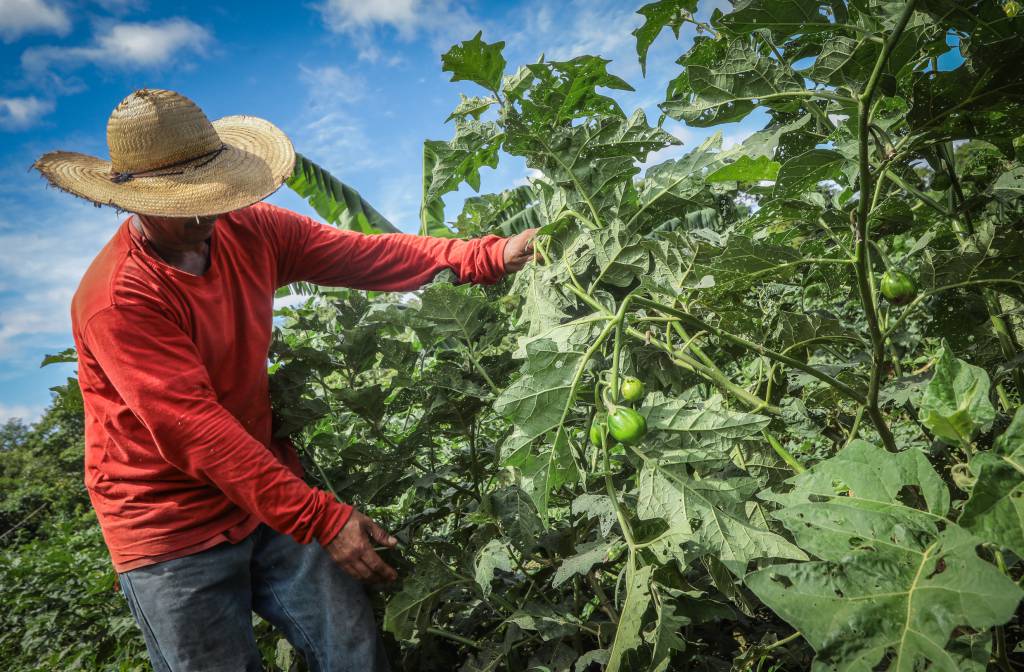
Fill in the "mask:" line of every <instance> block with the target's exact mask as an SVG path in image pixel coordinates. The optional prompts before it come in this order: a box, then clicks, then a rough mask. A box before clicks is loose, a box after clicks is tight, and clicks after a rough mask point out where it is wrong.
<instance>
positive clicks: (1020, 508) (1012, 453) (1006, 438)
mask: <svg viewBox="0 0 1024 672" xmlns="http://www.w3.org/2000/svg"><path fill="white" fill-rule="evenodd" d="M971 471H973V472H974V474H975V475H976V476H977V477H978V480H977V482H976V483H975V484H974V489H973V490H972V491H971V497H970V499H968V500H967V503H966V504H964V511H963V513H962V514H961V515H960V520H959V521H958V523H959V525H960V526H961V527H963V528H965V529H967V530H970V531H971V532H973V533H974V534H976V535H977V536H978V537H980V538H981V539H984V540H986V541H988V542H991V543H993V544H996V545H997V546H1001V547H1003V548H1008V549H1010V550H1011V551H1013V552H1014V553H1015V554H1016V555H1017V556H1018V557H1024V409H1022V408H1018V409H1017V413H1016V415H1014V416H1013V422H1011V423H1010V426H1009V427H1008V428H1007V430H1006V431H1005V432H1004V433H1003V434H1002V435H1001V436H1000V437H999V439H998V440H997V442H996V447H995V449H994V450H992V451H986V452H981V453H978V454H977V455H976V456H975V457H974V458H973V459H972V460H971Z"/></svg>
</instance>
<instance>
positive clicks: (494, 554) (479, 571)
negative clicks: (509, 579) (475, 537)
mask: <svg viewBox="0 0 1024 672" xmlns="http://www.w3.org/2000/svg"><path fill="white" fill-rule="evenodd" d="M512 567H513V560H512V555H511V553H510V552H509V550H508V546H507V545H505V544H504V543H502V542H501V541H500V540H498V539H491V540H490V541H489V542H487V545H486V546H484V547H483V548H481V549H480V552H479V553H477V555H476V563H475V569H476V571H475V573H474V575H473V576H474V578H475V579H476V582H477V585H479V586H480V591H481V592H482V593H483V595H484V597H485V598H486V597H488V596H489V595H490V594H491V581H493V580H494V572H495V570H499V569H500V570H501V571H503V572H511V571H512Z"/></svg>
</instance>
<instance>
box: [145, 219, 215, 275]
mask: <svg viewBox="0 0 1024 672" xmlns="http://www.w3.org/2000/svg"><path fill="white" fill-rule="evenodd" d="M132 225H133V226H134V227H135V230H136V231H138V232H139V233H140V234H141V235H142V237H143V239H145V241H146V242H147V243H149V247H150V248H151V249H152V250H153V252H155V253H156V255H157V256H158V257H160V258H161V259H162V260H163V261H164V262H166V263H167V264H168V265H169V266H173V267H174V268H177V269H179V270H182V271H185V272H186V273H191V274H192V275H202V274H203V273H205V272H206V269H207V268H209V266H210V244H209V242H208V241H205V240H203V241H200V242H198V243H180V242H175V241H167V240H161V239H160V238H159V236H154V235H153V232H152V231H150V230H149V229H148V227H146V224H145V222H143V221H142V218H141V217H139V216H138V215H132Z"/></svg>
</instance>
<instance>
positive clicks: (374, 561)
mask: <svg viewBox="0 0 1024 672" xmlns="http://www.w3.org/2000/svg"><path fill="white" fill-rule="evenodd" d="M362 560H363V563H365V564H366V566H367V567H368V568H369V569H370V571H371V572H372V573H373V578H375V579H376V580H377V581H378V582H379V583H390V582H391V581H394V580H395V579H397V578H398V572H396V571H395V570H394V568H393V567H392V566H391V565H389V564H388V563H386V562H384V561H383V560H381V559H380V556H379V555H377V552H376V551H374V550H373V549H368V550H367V552H366V553H364V554H363V557H362Z"/></svg>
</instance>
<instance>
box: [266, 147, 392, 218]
mask: <svg viewBox="0 0 1024 672" xmlns="http://www.w3.org/2000/svg"><path fill="white" fill-rule="evenodd" d="M285 184H287V185H288V186H289V187H291V189H292V190H293V191H295V193H297V194H298V195H299V196H301V197H303V198H304V199H306V200H307V201H309V204H310V205H311V206H313V209H314V210H316V211H317V214H319V215H320V216H321V217H323V218H324V221H326V222H330V223H331V224H334V225H335V226H337V227H338V228H341V229H349V230H350V231H360V232H362V233H398V232H399V231H398V228H397V227H395V225H394V224H392V223H391V222H389V221H388V220H387V219H386V218H385V217H384V215H382V214H380V213H379V212H377V211H376V210H374V208H373V206H372V205H370V204H369V203H367V202H366V201H365V200H363V197H362V196H360V195H359V192H357V191H356V190H355V189H353V188H352V187H350V186H348V185H346V184H344V183H343V182H341V181H340V180H338V179H337V178H335V177H334V176H333V175H331V174H330V173H328V172H327V171H326V170H324V169H323V168H321V167H320V166H318V165H317V164H315V163H313V162H312V161H310V160H309V159H307V158H306V157H304V156H302V155H301V154H298V153H296V155H295V170H294V172H293V173H292V176H291V177H289V178H288V181H287V182H286V183H285Z"/></svg>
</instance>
